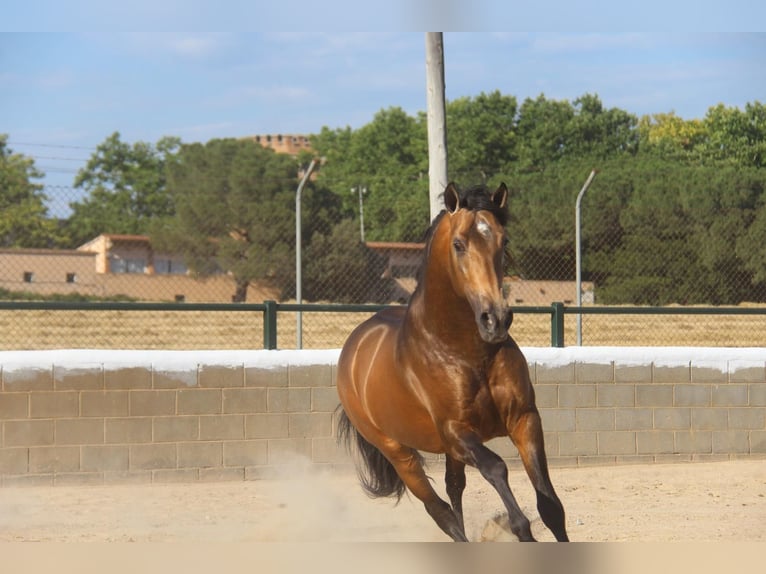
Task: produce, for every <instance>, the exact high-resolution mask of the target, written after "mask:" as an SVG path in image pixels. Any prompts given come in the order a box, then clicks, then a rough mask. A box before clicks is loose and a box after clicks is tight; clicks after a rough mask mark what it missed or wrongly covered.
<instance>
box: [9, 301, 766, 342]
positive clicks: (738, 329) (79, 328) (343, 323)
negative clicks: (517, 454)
mask: <svg viewBox="0 0 766 574" xmlns="http://www.w3.org/2000/svg"><path fill="white" fill-rule="evenodd" d="M368 316H369V314H368V313H316V312H314V313H312V312H304V313H303V347H304V348H309V349H327V348H339V347H340V346H342V345H343V342H344V341H345V339H346V337H348V335H349V333H350V332H351V330H352V329H353V328H354V327H355V326H356V325H358V324H359V323H361V322H362V321H363V320H364V319H366V318H367V317H368ZM575 324H576V318H575V316H574V315H567V316H566V320H565V343H566V344H567V345H574V344H575V342H576V339H575ZM277 327H278V346H279V348H282V349H291V348H295V347H296V314H295V313H287V312H280V313H279V315H278V318H277ZM550 333H551V327H550V318H549V316H548V315H530V314H518V313H517V314H516V316H515V319H514V322H513V326H512V327H511V334H512V335H513V337H514V338H515V339H516V341H518V343H519V344H520V345H522V346H538V347H539V346H542V347H546V346H550V344H551V340H550V337H551V335H550ZM583 344H584V345H589V346H600V345H610V346H612V345H614V346H664V345H668V346H718V347H723V346H731V347H766V315H755V316H742V315H585V316H584V317H583ZM55 348H73V349H74V348H110V349H260V348H263V316H262V314H261V313H258V312H243V311H231V312H230V311H216V312H199V311H183V312H177V311H163V312H154V311H29V310H18V311H0V350H16V349H55Z"/></svg>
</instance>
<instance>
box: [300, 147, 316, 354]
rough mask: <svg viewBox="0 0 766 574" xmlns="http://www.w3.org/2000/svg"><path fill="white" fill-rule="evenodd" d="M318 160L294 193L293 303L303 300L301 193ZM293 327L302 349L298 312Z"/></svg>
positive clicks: (301, 320) (312, 164)
mask: <svg viewBox="0 0 766 574" xmlns="http://www.w3.org/2000/svg"><path fill="white" fill-rule="evenodd" d="M317 163H319V160H316V159H312V160H311V163H310V164H309V166H308V168H306V173H304V174H303V178H302V179H301V182H300V183H299V184H298V189H297V191H296V192H295V302H296V303H297V304H299V305H300V304H301V302H302V300H303V293H302V284H303V277H302V275H301V192H303V186H304V185H306V182H307V181H308V179H309V176H311V172H312V171H314V168H315V167H316V165H317ZM295 321H296V325H295V343H296V347H297V348H298V349H302V348H303V314H302V313H301V312H300V311H298V313H297V314H296V319H295Z"/></svg>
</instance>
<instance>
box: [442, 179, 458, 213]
mask: <svg viewBox="0 0 766 574" xmlns="http://www.w3.org/2000/svg"><path fill="white" fill-rule="evenodd" d="M444 206H445V207H446V208H447V211H449V212H450V213H455V212H456V211H457V210H458V208H459V207H460V194H459V193H458V191H457V187H455V184H454V183H452V182H449V183H448V184H447V187H446V188H445V190H444Z"/></svg>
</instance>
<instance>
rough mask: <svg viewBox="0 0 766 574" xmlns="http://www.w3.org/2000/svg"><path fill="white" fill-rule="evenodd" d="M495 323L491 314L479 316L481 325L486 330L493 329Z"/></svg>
mask: <svg viewBox="0 0 766 574" xmlns="http://www.w3.org/2000/svg"><path fill="white" fill-rule="evenodd" d="M495 322H496V320H495V316H494V315H493V314H492V313H482V314H481V324H482V325H484V327H485V328H486V329H489V330H491V329H493V328H494V327H495Z"/></svg>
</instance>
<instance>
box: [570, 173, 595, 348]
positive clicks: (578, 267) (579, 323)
mask: <svg viewBox="0 0 766 574" xmlns="http://www.w3.org/2000/svg"><path fill="white" fill-rule="evenodd" d="M594 177H596V170H595V169H594V170H591V172H590V175H589V176H588V179H587V180H585V185H583V186H582V189H581V190H580V193H578V194H577V201H575V276H576V277H575V280H576V282H577V287H576V289H577V295H576V300H577V306H578V307H581V306H582V261H581V254H580V250H581V248H580V202H581V201H582V197H583V195H585V192H586V191H588V188H589V187H590V184H591V182H592V181H593V178H594ZM577 345H578V346H580V345H582V313H579V312H578V313H577Z"/></svg>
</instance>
